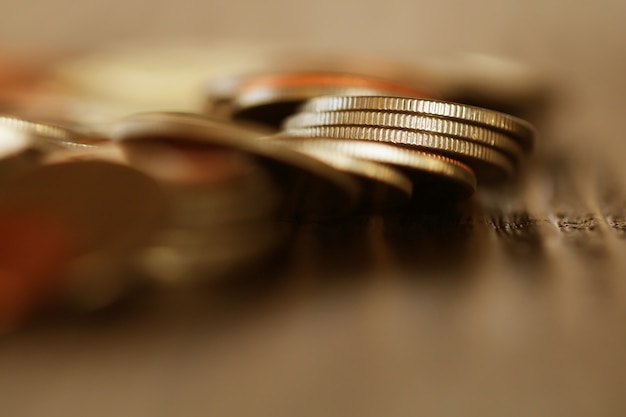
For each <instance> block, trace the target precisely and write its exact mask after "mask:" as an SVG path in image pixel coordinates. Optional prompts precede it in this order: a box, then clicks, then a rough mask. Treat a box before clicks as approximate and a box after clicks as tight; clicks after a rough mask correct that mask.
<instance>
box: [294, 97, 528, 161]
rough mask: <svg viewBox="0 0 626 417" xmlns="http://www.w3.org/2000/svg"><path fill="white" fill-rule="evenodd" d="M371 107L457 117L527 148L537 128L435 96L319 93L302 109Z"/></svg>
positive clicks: (514, 118)
mask: <svg viewBox="0 0 626 417" xmlns="http://www.w3.org/2000/svg"><path fill="white" fill-rule="evenodd" d="M342 110H343V111H346V110H371V111H386V112H400V113H418V114H424V115H431V116H438V117H444V118H449V119H456V120H460V121H463V122H466V123H472V124H476V125H480V126H485V127H488V128H491V129H496V130H499V131H502V132H504V133H507V134H509V135H511V136H512V137H514V138H516V139H517V140H518V141H519V143H520V145H522V146H523V147H524V148H526V149H530V148H532V146H533V143H534V141H535V137H536V135H537V134H536V131H535V129H534V128H533V126H532V125H531V124H530V123H528V122H526V121H525V120H522V119H519V118H517V117H514V116H510V115H508V114H504V113H499V112H496V111H493V110H487V109H482V108H480V107H473V106H468V105H464V104H458V103H451V102H445V101H437V100H424V99H412V98H403V97H318V98H314V99H311V100H310V101H308V102H307V103H305V104H304V105H303V107H302V109H301V111H303V112H314V113H315V112H327V111H342Z"/></svg>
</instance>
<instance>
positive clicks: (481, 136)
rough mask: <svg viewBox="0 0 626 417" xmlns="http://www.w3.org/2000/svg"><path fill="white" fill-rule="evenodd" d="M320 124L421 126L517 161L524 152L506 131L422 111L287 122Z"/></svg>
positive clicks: (306, 116)
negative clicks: (496, 150)
mask: <svg viewBox="0 0 626 417" xmlns="http://www.w3.org/2000/svg"><path fill="white" fill-rule="evenodd" d="M317 126H377V127H390V128H397V129H408V130H419V131H424V132H432V133H437V134H439V135H445V136H453V137H457V138H459V139H466V140H469V141H472V142H476V143H480V144H482V145H487V146H490V147H492V148H495V149H498V150H500V151H502V152H506V153H507V154H509V155H511V156H512V157H513V158H514V160H515V161H518V160H520V159H521V158H522V153H523V151H522V148H521V147H520V145H519V144H518V143H517V142H515V141H514V140H513V139H511V138H509V137H508V136H506V135H504V134H501V133H498V132H494V131H493V130H489V129H486V128H483V127H480V126H475V125H471V124H467V123H461V122H457V121H454V120H450V119H443V118H440V117H430V116H423V115H420V114H406V113H388V112H374V111H336V112H320V113H297V114H295V115H293V116H291V117H290V118H289V119H287V120H286V122H285V124H284V128H285V129H286V130H287V131H289V130H290V129H298V128H304V127H317Z"/></svg>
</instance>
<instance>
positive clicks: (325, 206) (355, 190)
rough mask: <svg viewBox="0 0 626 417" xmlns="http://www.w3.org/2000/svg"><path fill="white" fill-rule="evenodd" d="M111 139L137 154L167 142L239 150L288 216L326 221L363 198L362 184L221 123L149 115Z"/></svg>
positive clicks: (125, 123) (121, 126)
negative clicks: (280, 197) (270, 180)
mask: <svg viewBox="0 0 626 417" xmlns="http://www.w3.org/2000/svg"><path fill="white" fill-rule="evenodd" d="M113 137H114V139H116V140H119V141H120V142H121V144H122V146H123V147H126V148H127V149H129V151H130V150H131V149H137V148H136V147H137V146H141V143H150V142H153V141H167V142H179V143H185V142H187V143H189V142H192V143H196V144H203V145H206V146H212V147H215V146H219V147H223V148H226V149H232V150H237V151H239V152H244V153H246V154H249V155H253V156H255V157H256V158H258V159H260V160H261V161H262V162H263V164H264V166H266V167H267V168H268V169H270V170H271V172H272V173H273V174H274V175H275V178H276V179H277V180H278V181H279V182H280V183H281V185H283V186H284V187H285V189H286V190H287V191H286V193H287V195H288V196H289V199H288V200H287V203H289V205H288V207H286V210H287V212H288V213H289V214H290V215H295V216H300V215H304V216H313V217H326V216H334V215H339V214H343V213H346V212H348V211H350V210H352V209H353V208H354V206H355V205H356V202H357V201H358V197H359V194H360V187H359V184H358V182H356V181H355V180H354V178H352V177H350V176H349V175H348V174H345V173H342V172H339V171H337V170H336V169H334V168H332V167H331V166H329V165H328V164H325V163H323V162H321V161H319V160H318V159H316V158H313V157H310V156H307V155H304V154H302V153H300V152H297V151H294V150H292V149H290V148H289V147H288V146H286V145H284V144H281V143H276V142H273V141H267V140H263V138H262V137H261V136H260V135H259V133H258V132H255V131H252V130H248V129H244V128H241V127H238V126H234V125H232V124H229V123H225V122H223V121H217V120H210V119H207V118H205V117H202V116H199V115H194V114H184V113H146V114H139V115H136V116H132V117H128V118H126V119H124V120H121V121H120V122H119V123H118V124H117V125H116V127H115V128H114V129H113Z"/></svg>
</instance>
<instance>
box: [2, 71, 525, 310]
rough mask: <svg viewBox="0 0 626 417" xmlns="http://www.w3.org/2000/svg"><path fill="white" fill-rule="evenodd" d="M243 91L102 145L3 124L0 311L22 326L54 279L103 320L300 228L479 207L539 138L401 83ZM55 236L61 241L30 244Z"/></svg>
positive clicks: (129, 123) (76, 134) (145, 122)
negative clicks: (109, 312) (117, 307)
mask: <svg viewBox="0 0 626 417" xmlns="http://www.w3.org/2000/svg"><path fill="white" fill-rule="evenodd" d="M268 80H269V83H268ZM303 80H304V81H305V84H306V85H305V86H300V87H298V86H297V85H296V84H298V83H299V82H300V83H301V82H302V81H303ZM236 85H237V87H236V88H234V87H233V88H232V89H231V90H229V91H228V94H226V93H224V91H222V93H224V94H222V96H220V98H219V100H217V99H216V97H215V96H213V98H212V99H211V100H210V102H211V106H209V112H208V113H209V114H208V115H207V114H204V115H202V114H191V113H164V112H155V113H143V114H137V115H131V116H128V117H125V118H123V119H120V120H117V121H115V122H114V123H113V125H112V126H109V129H107V130H106V132H105V131H103V130H102V129H101V128H100V127H99V128H98V129H97V131H98V132H100V135H98V136H94V135H93V134H85V132H90V131H93V130H94V129H91V128H89V127H85V126H80V127H76V128H63V127H59V126H54V125H49V124H45V123H38V122H29V121H26V120H21V119H17V118H12V117H4V118H0V127H1V128H2V132H1V134H2V147H1V148H0V149H1V151H0V152H1V153H2V155H1V158H0V229H2V231H3V235H4V236H8V237H9V239H7V241H12V245H13V246H12V247H11V248H10V249H11V250H8V249H7V250H5V251H0V252H2V253H5V254H6V253H10V254H11V262H5V265H8V266H7V267H6V268H4V270H3V271H1V275H2V277H1V278H2V281H3V282H4V284H3V288H2V290H1V291H0V297H3V299H5V300H4V301H6V302H0V305H4V306H5V307H6V309H7V310H6V311H13V313H11V314H13V315H14V316H16V317H17V316H21V315H23V313H20V311H26V310H28V306H29V305H30V304H31V301H32V298H33V297H34V298H38V297H40V296H41V294H45V293H46V291H47V289H48V286H52V287H54V285H52V284H51V283H52V282H54V283H56V284H55V285H60V284H59V283H60V282H63V283H64V284H63V288H64V291H66V292H67V293H68V294H69V295H68V296H69V297H70V299H72V300H73V301H74V302H75V303H78V304H81V305H83V306H85V307H89V308H95V307H99V306H103V305H107V304H109V303H110V302H112V301H113V300H115V299H117V298H118V297H119V296H121V295H122V294H124V293H126V292H127V291H128V290H129V289H130V288H134V287H137V286H138V285H143V284H145V283H146V282H151V283H155V282H158V283H162V284H163V283H180V282H183V281H189V278H191V279H192V281H195V279H196V278H200V279H204V280H206V279H209V278H211V277H219V276H222V275H225V274H229V273H232V272H235V271H237V270H240V269H241V268H242V267H245V266H247V265H252V264H254V262H257V261H259V260H262V259H264V258H266V257H267V256H268V254H270V253H272V252H273V251H274V250H275V249H276V248H278V247H280V245H281V244H282V243H283V242H285V238H286V237H287V236H288V235H289V230H288V229H289V227H288V223H285V222H283V219H285V218H286V217H288V218H294V217H295V218H302V217H306V218H311V217H312V218H332V217H335V216H338V215H345V214H347V213H350V212H352V211H353V210H355V209H357V208H359V207H362V208H363V207H364V208H366V209H368V210H369V209H371V208H373V209H375V210H378V209H388V208H397V207H401V206H402V205H406V203H407V202H408V201H410V200H411V199H412V200H413V201H415V200H417V201H418V204H421V203H426V202H432V201H436V202H438V203H441V202H444V203H445V202H454V201H457V200H459V199H463V198H467V197H469V196H470V195H471V194H472V193H473V191H474V189H475V187H476V176H478V181H482V182H490V181H494V180H498V179H501V178H502V179H504V178H506V177H507V176H511V175H513V174H514V172H515V170H516V169H517V167H518V166H519V165H520V163H521V159H522V157H523V156H524V155H526V154H527V153H528V151H529V150H530V149H531V147H532V144H533V140H534V130H533V129H532V127H531V126H530V125H528V124H527V123H526V122H523V121H521V120H519V119H516V118H514V117H511V116H507V115H503V114H501V113H497V112H493V111H489V110H485V109H478V108H475V107H470V106H464V105H460V104H454V103H446V102H441V101H436V100H430V99H424V98H415V96H418V95H420V96H423V94H421V93H420V92H419V91H417V90H414V89H412V88H410V87H403V86H402V85H400V84H397V83H394V82H391V81H382V80H378V79H373V78H366V77H363V76H352V75H348V74H330V73H325V74H311V73H304V74H303V73H298V74H282V75H280V76H273V77H271V76H260V77H258V78H256V79H255V78H248V79H246V82H245V83H241V82H240V83H237V84H236ZM304 87H306V88H304ZM329 93H334V94H344V95H342V96H321V97H320V95H321V94H329ZM345 94H352V95H345ZM392 94H393V97H392V96H390V95H392ZM399 95H402V96H403V97H398V96H399ZM408 96H412V97H408ZM218 104H219V105H218ZM218 110H219V111H218ZM244 122H253V128H250V127H248V126H246V124H245V123H244ZM261 125H264V127H261V128H259V126H261ZM20 219H22V220H23V221H22V220H20ZM26 223H28V224H30V225H32V224H39V225H40V226H39V227H38V229H37V233H38V235H37V236H34V237H33V236H31V235H29V234H28V233H25V230H26V229H28V228H29V227H31V226H28V225H27V224H26ZM15 225H18V227H16V226H15ZM20 225H22V226H20ZM26 231H27V230H26ZM46 233H47V235H46V236H47V237H46V236H43V237H44V238H45V239H43V240H44V241H45V240H46V239H48V241H50V245H47V246H46V245H38V244H35V243H34V242H31V241H29V239H30V238H29V236H31V237H32V238H33V239H39V240H41V239H42V234H46ZM21 241H23V244H21V245H20V244H14V243H15V242H18V243H19V242H21ZM33 247H36V248H37V249H36V250H35V251H33V250H32V248H33ZM20 248H22V249H23V250H22V252H23V253H22V252H20ZM61 249H62V250H61ZM38 251H39V252H38ZM7 256H8V255H7ZM38 264H40V266H39V267H35V266H37V265H38ZM138 271H140V273H138ZM44 276H45V279H43V278H42V277H44ZM52 276H62V277H63V278H58V279H57V278H54V279H51V277H52ZM139 276H141V277H144V278H148V281H145V280H139V281H138V279H137V278H138V277H139ZM113 278H115V279H113ZM7 283H8V284H7ZM16 283H19V285H18V284H16ZM5 284H6V285H5ZM6 288H10V291H9V290H7V289H6ZM20 288H21V289H20ZM20 293H21V294H22V295H21V296H20V295H19V294H20ZM7 300H11V301H10V302H9V301H7ZM20 300H22V301H20ZM11 306H12V307H11ZM11 314H9V313H6V312H5V313H2V312H0V316H3V315H4V316H10V315H11ZM0 318H1V317H0ZM0 321H1V320H0ZM7 321H8V322H11V320H10V319H8V320H7Z"/></svg>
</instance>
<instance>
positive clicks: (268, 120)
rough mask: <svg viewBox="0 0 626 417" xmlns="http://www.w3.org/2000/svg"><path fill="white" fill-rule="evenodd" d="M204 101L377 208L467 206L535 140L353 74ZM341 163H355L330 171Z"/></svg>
mask: <svg viewBox="0 0 626 417" xmlns="http://www.w3.org/2000/svg"><path fill="white" fill-rule="evenodd" d="M208 101H209V104H208V112H209V114H211V115H213V116H217V117H224V118H226V119H230V120H233V121H246V122H251V123H254V124H255V125H263V126H265V127H268V128H274V129H278V130H279V132H278V134H275V135H273V136H272V139H274V140H276V141H280V142H281V143H283V144H287V145H288V146H290V147H292V148H293V149H296V150H298V151H300V152H303V153H306V154H308V155H311V156H314V157H316V158H318V159H320V160H322V161H324V162H326V163H328V164H330V165H333V166H334V167H336V168H337V169H339V170H341V171H343V172H348V173H350V174H353V175H355V176H356V177H359V178H361V179H364V181H365V183H366V184H365V186H364V187H363V188H364V200H365V201H366V202H367V203H368V205H369V206H372V205H373V206H374V207H376V208H389V207H396V206H397V205H398V204H401V199H398V198H397V195H398V194H404V195H405V197H406V198H405V201H406V200H408V199H409V197H411V196H416V198H418V199H420V200H421V201H430V202H432V201H438V202H441V201H455V200H458V199H463V198H467V197H468V196H470V195H471V194H472V193H473V191H474V189H475V188H476V183H477V182H478V183H480V184H485V185H492V184H496V183H502V182H504V181H506V180H508V179H511V178H512V177H514V176H515V175H516V174H517V173H518V172H519V170H520V169H521V167H522V166H523V164H524V162H525V159H526V157H527V156H528V155H529V153H530V151H531V150H532V148H533V146H534V142H535V140H536V135H537V134H536V131H535V129H534V128H533V126H532V125H530V124H529V123H528V122H526V121H524V120H522V119H519V118H517V117H514V116H511V115H507V114H504V113H500V112H496V111H493V110H488V109H483V108H478V107H474V106H469V105H464V104H460V103H451V102H445V101H440V100H433V99H429V98H427V94H425V93H424V92H422V91H420V90H417V89H416V88H415V87H412V86H410V85H404V84H402V83H399V82H395V81H390V80H384V79H379V78H375V77H371V76H370V77H368V76H363V75H355V74H345V73H333V72H283V73H271V74H261V75H256V76H248V77H246V78H240V79H239V80H236V79H232V78H231V79H229V80H228V82H227V83H219V82H218V83H214V84H213V85H212V88H210V89H209V100H208ZM339 154H341V155H342V156H343V157H347V158H349V159H350V160H351V161H353V162H352V163H347V162H345V161H342V162H338V161H336V159H337V158H338V156H337V155H339ZM354 161H358V163H356V162H354ZM366 162H367V163H368V166H367V167H366V166H365V165H364V164H365V163H366ZM362 182H363V181H362ZM407 184H411V186H410V187H409V186H407ZM381 189H382V190H386V192H387V193H388V194H390V195H392V196H393V198H391V197H389V198H386V197H384V195H382V196H381V192H379V191H380V190H381ZM392 190H393V191H392ZM382 194H385V193H382Z"/></svg>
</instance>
